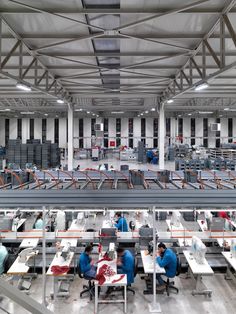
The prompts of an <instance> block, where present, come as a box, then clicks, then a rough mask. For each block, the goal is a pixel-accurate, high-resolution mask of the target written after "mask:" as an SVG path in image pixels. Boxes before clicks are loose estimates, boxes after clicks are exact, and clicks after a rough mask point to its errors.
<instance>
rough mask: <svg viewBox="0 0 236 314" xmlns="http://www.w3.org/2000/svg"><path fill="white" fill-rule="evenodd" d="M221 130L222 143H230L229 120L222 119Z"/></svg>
mask: <svg viewBox="0 0 236 314" xmlns="http://www.w3.org/2000/svg"><path fill="white" fill-rule="evenodd" d="M220 124H221V130H220V137H221V139H220V140H221V143H228V134H229V132H228V118H221V119H220Z"/></svg>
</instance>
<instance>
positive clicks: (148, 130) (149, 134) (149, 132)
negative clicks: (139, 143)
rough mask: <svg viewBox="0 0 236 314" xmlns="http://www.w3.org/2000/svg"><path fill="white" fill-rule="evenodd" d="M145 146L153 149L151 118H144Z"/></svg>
mask: <svg viewBox="0 0 236 314" xmlns="http://www.w3.org/2000/svg"><path fill="white" fill-rule="evenodd" d="M146 145H147V148H152V147H153V118H146Z"/></svg>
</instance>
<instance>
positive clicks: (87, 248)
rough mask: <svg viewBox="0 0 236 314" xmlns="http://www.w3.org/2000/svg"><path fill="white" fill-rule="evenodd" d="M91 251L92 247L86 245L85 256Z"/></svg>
mask: <svg viewBox="0 0 236 314" xmlns="http://www.w3.org/2000/svg"><path fill="white" fill-rule="evenodd" d="M92 250H93V247H92V245H90V244H89V245H87V246H86V248H85V250H84V252H85V253H86V254H87V255H90V254H91V253H92Z"/></svg>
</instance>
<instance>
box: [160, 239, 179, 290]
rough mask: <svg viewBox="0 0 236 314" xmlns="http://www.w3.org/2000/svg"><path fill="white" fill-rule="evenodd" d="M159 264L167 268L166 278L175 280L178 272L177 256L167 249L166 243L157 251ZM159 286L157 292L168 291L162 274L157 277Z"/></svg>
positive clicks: (161, 244)
mask: <svg viewBox="0 0 236 314" xmlns="http://www.w3.org/2000/svg"><path fill="white" fill-rule="evenodd" d="M156 261H157V263H158V264H159V266H160V267H163V268H165V276H166V277H168V278H174V277H175V275H176V270H177V256H176V254H175V253H174V251H173V250H171V249H167V247H166V246H165V244H164V243H162V242H161V243H159V244H158V250H157V258H156ZM156 278H157V281H158V283H159V286H157V290H159V291H162V290H165V289H166V285H165V283H164V280H163V279H162V277H161V275H160V274H157V276H156Z"/></svg>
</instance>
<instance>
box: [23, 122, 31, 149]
mask: <svg viewBox="0 0 236 314" xmlns="http://www.w3.org/2000/svg"><path fill="white" fill-rule="evenodd" d="M29 126H30V119H29V118H23V119H22V144H26V140H28V139H29V128H30V127H29Z"/></svg>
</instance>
